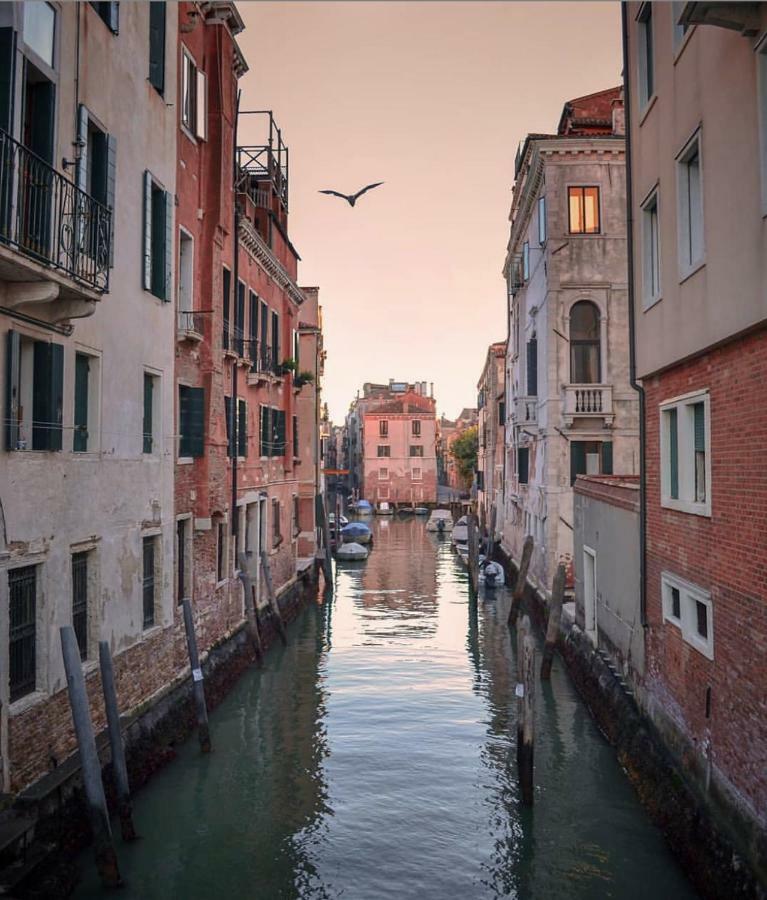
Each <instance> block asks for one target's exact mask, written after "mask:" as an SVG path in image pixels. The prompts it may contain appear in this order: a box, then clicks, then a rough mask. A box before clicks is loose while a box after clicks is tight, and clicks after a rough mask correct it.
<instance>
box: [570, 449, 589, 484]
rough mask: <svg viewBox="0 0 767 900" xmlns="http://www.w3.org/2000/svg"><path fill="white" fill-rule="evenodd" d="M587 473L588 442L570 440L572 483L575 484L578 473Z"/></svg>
mask: <svg viewBox="0 0 767 900" xmlns="http://www.w3.org/2000/svg"><path fill="white" fill-rule="evenodd" d="M585 474H586V444H585V443H584V442H583V441H570V484H575V479H576V478H577V477H578V475H585Z"/></svg>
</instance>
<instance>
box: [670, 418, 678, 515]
mask: <svg viewBox="0 0 767 900" xmlns="http://www.w3.org/2000/svg"><path fill="white" fill-rule="evenodd" d="M676 426H677V411H676V409H670V410H669V411H668V467H669V489H670V493H671V496H672V497H673V498H674V499H675V500H676V499H679V443H678V434H677V427H676Z"/></svg>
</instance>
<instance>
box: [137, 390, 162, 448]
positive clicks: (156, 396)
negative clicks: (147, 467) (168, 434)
mask: <svg viewBox="0 0 767 900" xmlns="http://www.w3.org/2000/svg"><path fill="white" fill-rule="evenodd" d="M142 429H143V431H142V448H141V449H142V452H143V453H155V452H156V451H157V450H159V449H160V447H159V446H158V441H157V437H158V433H159V430H160V379H159V378H158V377H157V376H156V375H152V374H151V373H150V372H144V413H143V417H142Z"/></svg>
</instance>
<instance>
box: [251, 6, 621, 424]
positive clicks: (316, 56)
mask: <svg viewBox="0 0 767 900" xmlns="http://www.w3.org/2000/svg"><path fill="white" fill-rule="evenodd" d="M238 9H239V10H240V12H241V14H242V17H243V19H244V21H245V26H246V30H245V31H244V32H243V33H242V34H241V35H239V37H238V41H239V43H240V46H241V48H242V50H243V52H244V54H245V57H246V59H247V60H248V64H249V66H250V69H249V71H248V73H247V74H246V75H245V76H244V77H243V78H242V79H241V81H240V87H241V88H242V101H241V108H242V109H271V110H273V111H274V114H275V118H276V120H277V124H278V125H279V126H280V128H281V129H282V131H283V135H284V138H285V141H286V142H287V144H288V147H289V148H290V213H289V231H290V236H291V240H292V242H293V244H294V245H295V246H296V248H297V250H298V252H299V253H300V254H301V262H300V263H299V279H298V281H299V284H301V285H318V286H319V288H320V303H321V305H322V310H323V332H324V340H325V349H326V350H327V362H326V368H325V377H324V379H323V395H324V399H325V400H326V401H327V403H328V406H329V409H330V414H331V418H332V419H333V421H335V422H336V423H340V422H342V420H343V417H344V416H345V414H346V412H347V410H348V408H349V404H350V402H351V401H352V400H353V399H354V396H355V395H356V392H357V391H358V390H359V389H360V388H361V386H362V384H363V382H365V381H376V382H388V380H389V379H390V378H393V379H395V380H398V381H411V382H412V381H426V382H433V383H434V394H435V397H436V398H437V412H438V414H440V415H441V414H443V413H444V414H445V415H447V416H448V417H449V418H455V417H457V415H458V414H459V412H460V410H461V409H462V408H463V407H464V406H474V405H475V403H476V393H477V391H476V385H477V380H478V379H479V377H480V374H481V371H482V367H483V365H484V360H485V354H486V352H487V347H488V345H489V344H491V343H493V342H495V341H498V340H505V338H506V319H505V308H506V293H505V285H504V282H503V277H502V275H501V270H502V267H503V261H504V257H505V250H506V243H507V241H508V236H509V222H508V215H509V208H510V203H511V187H512V183H513V176H514V156H515V153H516V150H517V145H518V144H519V142H520V140H522V139H523V138H524V136H525V135H526V134H527V133H528V132H531V131H532V132H553V131H555V130H556V126H557V122H558V120H559V116H560V113H561V111H562V106H563V105H564V103H565V101H567V100H569V99H572V98H574V97H579V96H582V95H583V94H588V93H591V92H593V91H598V90H602V89H603V88H607V87H611V86H613V85H617V84H619V83H620V80H621V59H620V55H621V42H620V4H619V3H617V2H599V3H585V2H583V3H582V2H565V3H553V2H537V3H521V2H503V0H500V2H489V3H486V2H440V0H431V2H402V0H401V2H322V0H319V2H317V0H315V2H289V0H287V2H286V0H280V2H260V0H257V2H241V3H239V4H238ZM252 123H253V120H252V119H251V120H250V121H249V120H248V119H247V117H244V118H243V119H242V120H241V125H240V143H242V144H246V143H248V142H249V141H255V140H257V139H258V135H256V134H255V133H250V131H249V130H250V129H253V128H255V126H254V125H253V124H252ZM374 181H383V182H385V183H384V184H383V185H382V186H381V187H379V188H376V189H375V190H373V191H370V192H369V193H367V194H365V196H364V197H362V198H361V199H360V200H359V201H358V203H357V205H356V206H355V207H354V208H353V209H352V208H351V207H350V206H349V205H348V204H347V203H346V202H345V201H343V200H340V199H338V198H336V197H330V196H327V195H324V194H320V193H319V191H320V190H322V189H325V188H331V189H335V190H339V191H342V192H343V193H353V192H355V191H356V190H358V189H359V188H361V187H363V186H364V185H366V184H369V183H371V182H374Z"/></svg>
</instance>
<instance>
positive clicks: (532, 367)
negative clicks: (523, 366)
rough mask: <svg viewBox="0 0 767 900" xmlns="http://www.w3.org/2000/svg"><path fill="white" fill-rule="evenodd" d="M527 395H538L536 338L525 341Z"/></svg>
mask: <svg viewBox="0 0 767 900" xmlns="http://www.w3.org/2000/svg"><path fill="white" fill-rule="evenodd" d="M527 396H528V397H537V396H538V338H537V337H535V335H533V337H531V338H530V340H529V341H528V342H527Z"/></svg>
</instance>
